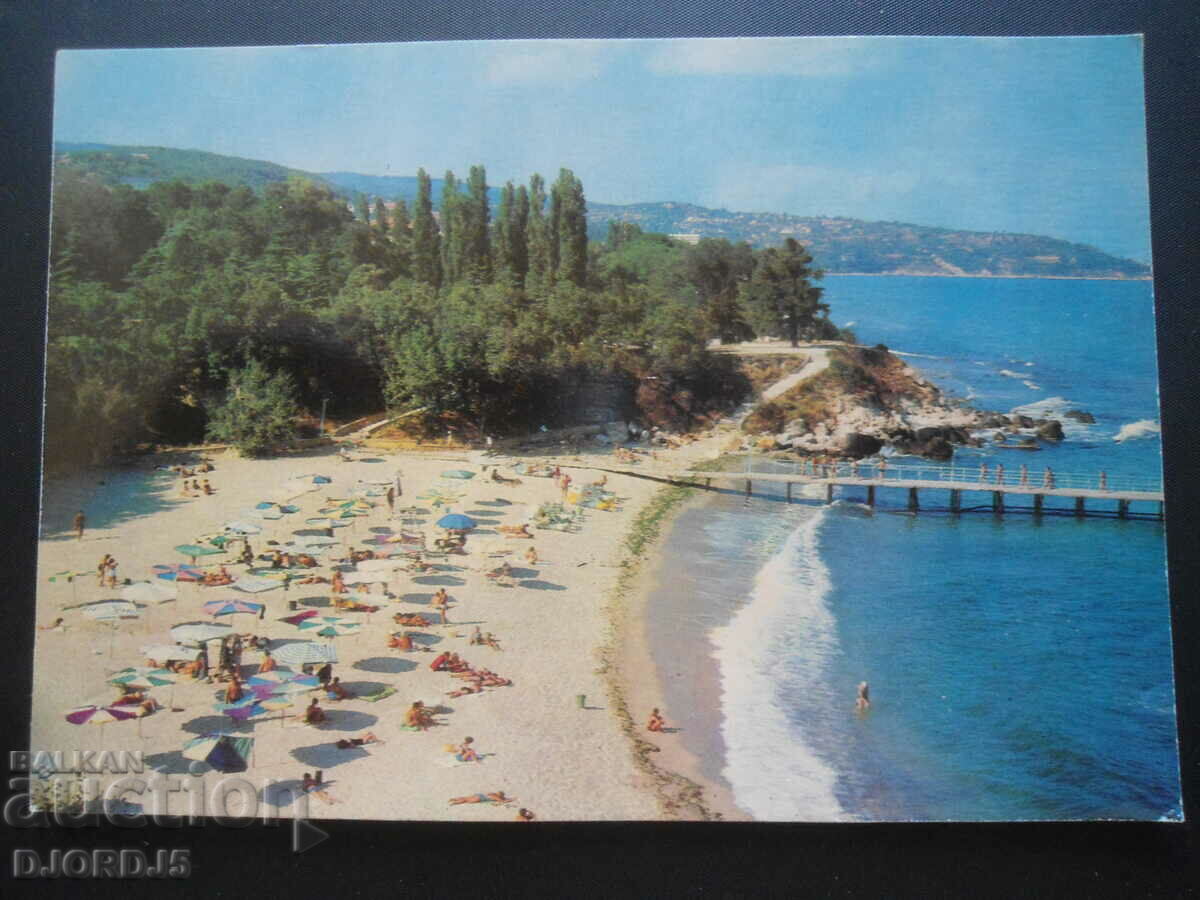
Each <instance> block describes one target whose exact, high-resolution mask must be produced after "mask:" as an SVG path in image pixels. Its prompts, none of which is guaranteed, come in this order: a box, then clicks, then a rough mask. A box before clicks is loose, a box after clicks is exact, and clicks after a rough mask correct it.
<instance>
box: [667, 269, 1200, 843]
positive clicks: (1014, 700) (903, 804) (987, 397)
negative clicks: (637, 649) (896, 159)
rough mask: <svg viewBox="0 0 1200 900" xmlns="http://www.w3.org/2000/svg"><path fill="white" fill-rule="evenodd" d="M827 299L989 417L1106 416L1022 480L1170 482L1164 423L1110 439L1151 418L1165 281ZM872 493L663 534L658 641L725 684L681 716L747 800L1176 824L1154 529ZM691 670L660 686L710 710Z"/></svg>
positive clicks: (736, 511)
mask: <svg viewBox="0 0 1200 900" xmlns="http://www.w3.org/2000/svg"><path fill="white" fill-rule="evenodd" d="M828 299H829V301H830V303H831V305H832V306H833V309H834V315H835V320H837V321H839V323H840V324H845V323H847V322H848V321H854V323H855V324H854V326H853V327H854V329H855V330H856V331H857V332H858V336H859V338H860V340H862V341H864V342H869V343H875V342H883V343H887V344H889V345H890V346H893V347H895V348H896V349H901V350H904V351H906V352H910V353H914V354H920V356H914V357H912V358H911V359H910V361H911V362H912V363H913V364H914V365H916V366H917V367H918V368H920V369H921V370H922V372H924V373H925V374H926V375H928V376H930V377H931V378H933V379H934V380H935V381H937V382H938V383H939V384H941V385H943V387H945V388H946V389H947V390H949V391H951V392H953V393H956V394H958V395H959V396H963V397H970V398H971V399H972V402H973V403H975V404H976V405H978V406H981V407H984V408H988V409H996V410H1001V411H1008V410H1011V409H1013V408H1017V407H1023V406H1025V405H1027V404H1040V405H1039V406H1035V407H1034V409H1051V410H1053V409H1065V408H1081V409H1086V410H1088V411H1090V412H1092V413H1093V414H1094V415H1095V417H1096V419H1097V422H1096V424H1095V425H1094V426H1087V427H1084V426H1080V427H1075V428H1072V429H1070V430H1069V434H1068V439H1067V441H1065V442H1064V443H1063V444H1062V445H1060V446H1056V447H1048V448H1047V449H1046V450H1044V451H1042V452H1040V453H1036V454H1019V455H1020V456H1023V457H1026V456H1027V457H1029V458H1030V459H1031V462H1030V466H1031V469H1034V470H1038V469H1040V468H1041V467H1042V466H1045V465H1050V466H1052V467H1053V468H1054V469H1055V470H1056V471H1058V472H1081V473H1082V472H1091V471H1099V470H1100V469H1104V470H1105V471H1107V472H1108V473H1109V475H1110V477H1114V478H1115V477H1118V476H1120V475H1136V476H1139V477H1157V475H1158V472H1159V470H1160V458H1159V443H1158V439H1157V437H1156V436H1155V435H1153V434H1152V433H1151V434H1148V435H1147V436H1144V437H1142V438H1139V439H1133V440H1127V441H1123V442H1116V441H1114V440H1113V437H1114V436H1115V435H1117V434H1118V432H1119V430H1120V428H1121V427H1122V426H1123V425H1126V424H1129V423H1133V422H1137V421H1141V420H1149V421H1155V420H1156V419H1157V401H1156V390H1155V384H1156V378H1155V368H1154V339H1153V338H1154V335H1153V315H1152V302H1151V296H1150V286H1149V284H1148V283H1144V282H1131V283H1126V282H1072V281H1030V280H1020V281H1016V280H1013V281H1001V280H995V281H992V280H974V279H938V278H927V279H921V278H839V279H830V283H829V292H828ZM1026 363H1032V365H1026ZM1018 375H1019V376H1022V377H1017V376H1018ZM1013 455H1015V454H1013V453H1011V452H1009V453H1008V454H1007V455H1004V451H1001V450H998V449H996V448H994V447H990V446H989V447H986V448H983V449H979V450H964V451H961V452H960V453H959V454H958V455H957V457H956V460H955V464H959V465H962V464H967V465H972V466H978V465H979V463H980V462H985V461H986V462H988V463H989V464H991V465H993V466H994V464H995V462H996V461H997V460H1001V461H1004V462H1005V464H1006V465H1016V463H1015V462H1011V463H1010V461H1009V457H1011V456H1013ZM1033 460H1036V462H1034V461H1033ZM889 493H892V494H893V496H890V497H889V496H888V494H889ZM861 499H862V498H861V497H860V496H856V495H855V494H854V493H853V492H850V491H847V492H845V493H843V494H842V495H840V496H839V497H838V502H836V503H835V504H834V505H833V506H830V507H825V506H823V505H822V504H820V503H818V502H816V501H815V500H801V501H800V502H798V503H795V504H792V505H790V506H789V505H786V504H784V503H782V502H780V498H770V497H758V498H755V499H753V500H750V501H746V500H745V499H744V498H741V497H737V496H734V495H732V494H726V495H718V496H715V497H713V498H712V499H711V500H710V501H709V502H708V503H706V504H705V505H704V506H703V507H701V508H699V509H694V510H691V511H689V512H688V513H685V514H684V515H683V516H681V517H680V519H679V520H678V521H677V523H676V524H675V526H674V527H673V529H672V532H671V534H670V535H669V536H668V538H667V547H668V551H669V552H668V554H667V556H668V559H669V562H668V563H667V564H665V566H664V569H663V571H662V572H661V573H660V581H661V583H662V584H663V585H665V586H666V587H664V591H663V593H664V595H666V596H665V597H664V602H663V605H662V607H661V608H660V610H659V614H658V615H657V616H656V618H655V619H654V620H652V623H651V625H650V626H649V634H650V638H651V643H652V646H659V647H665V646H667V645H668V644H669V643H670V642H676V645H677V642H678V640H679V638H680V634H681V633H683V634H686V635H687V637H688V639H689V640H694V641H695V642H696V643H697V644H698V645H699V647H700V649H701V651H702V652H701V654H700V657H701V658H703V660H705V662H704V664H703V665H700V664H697V665H698V666H699V667H700V668H703V666H705V665H706V666H710V667H712V668H713V669H714V670H715V676H714V677H713V678H711V679H709V681H712V682H715V683H716V684H718V685H719V689H718V690H717V693H719V695H720V705H719V708H720V717H719V719H717V720H716V722H715V724H713V723H710V722H708V721H705V719H704V717H703V716H702V715H700V714H698V713H697V714H692V713H683V714H682V715H681V721H682V724H683V725H684V736H685V740H688V741H690V742H691V743H692V745H693V747H694V749H696V750H697V751H698V752H700V753H702V754H704V755H705V756H706V758H707V762H708V765H709V768H710V772H711V774H718V773H719V774H720V775H721V776H722V777H724V778H725V780H726V781H727V782H728V783H729V784H730V786H731V787H732V788H733V791H734V795H735V797H736V798H737V800H738V802H739V804H740V805H742V806H743V807H744V808H746V809H747V810H748V811H749V812H751V813H752V814H753V815H754V816H755V817H757V818H762V819H935V820H936V819H959V820H961V819H976V820H1011V819H1033V820H1046V819H1087V818H1129V819H1158V818H1162V817H1166V818H1176V817H1178V816H1179V780H1178V760H1177V755H1176V743H1175V719H1174V710H1173V703H1174V700H1173V691H1172V682H1171V650H1170V630H1169V628H1170V625H1169V610H1168V602H1167V589H1166V578H1165V571H1164V565H1165V562H1164V558H1165V554H1164V543H1163V529H1162V526H1161V524H1159V523H1157V522H1150V521H1118V520H1107V519H1088V520H1085V521H1077V520H1074V519H1072V518H1068V517H1056V516H1046V517H1043V518H1041V519H1040V520H1035V519H1033V518H1031V517H1028V516H1020V515H1010V516H1006V517H1004V518H1002V519H996V518H994V517H992V516H991V515H987V514H966V515H963V516H958V517H955V516H951V515H948V514H943V513H938V512H933V511H928V512H927V511H923V512H922V513H920V514H919V515H916V516H913V515H909V514H907V513H906V512H905V511H904V510H903V509H902V508H901V504H902V503H903V500H904V497H903V495H902V494H901V492H881V496H880V505H879V507H878V508H877V509H876V511H875V512H874V513H870V512H869V511H868V510H866V509H865V508H864V507H863V506H862V505H861V502H860V501H861ZM664 610H669V614H664V612H663V611H664ZM681 668H686V667H685V666H681ZM685 675H686V673H680V676H679V678H678V679H677V680H676V681H675V682H673V683H671V684H668V686H667V697H668V701H669V702H670V701H672V700H674V701H675V702H676V704H677V706H678V707H679V708H680V710H686V709H689V708H694V707H695V706H697V705H701V704H702V702H703V698H697V697H694V696H688V691H689V690H690V689H689V688H688V686H687V678H686V677H684V676H685ZM693 680H695V679H693ZM862 680H866V681H869V682H870V684H871V695H872V700H873V705H872V709H871V711H870V713H869V714H867V715H866V716H858V715H856V714H855V713H854V709H853V706H854V696H855V685H856V684H857V683H858V682H859V681H862ZM699 681H700V683H705V682H704V679H703V678H701V679H699ZM714 718H716V717H714ZM713 728H717V729H719V731H720V739H719V740H716V739H704V738H703V737H702V734H703V733H705V732H710V731H712V730H713Z"/></svg>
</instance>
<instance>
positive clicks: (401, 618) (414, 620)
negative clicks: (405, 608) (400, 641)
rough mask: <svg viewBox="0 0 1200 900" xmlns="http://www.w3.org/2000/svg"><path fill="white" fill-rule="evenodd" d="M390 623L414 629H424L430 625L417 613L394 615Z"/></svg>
mask: <svg viewBox="0 0 1200 900" xmlns="http://www.w3.org/2000/svg"><path fill="white" fill-rule="evenodd" d="M392 621H393V622H395V623H396V624H397V625H409V626H413V627H416V628H425V627H427V626H429V625H430V624H432V623H430V621H429V620H428V619H426V618H425V617H424V616H422V615H420V614H419V613H396V614H395V615H394V616H392Z"/></svg>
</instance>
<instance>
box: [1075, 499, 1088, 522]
mask: <svg viewBox="0 0 1200 900" xmlns="http://www.w3.org/2000/svg"><path fill="white" fill-rule="evenodd" d="M1083 504H1084V500H1083V498H1082V497H1076V498H1075V515H1076V516H1077V517H1078V518H1081V519H1082V518H1083V516H1084V514H1085V513H1086V510H1085V509H1084V505H1083Z"/></svg>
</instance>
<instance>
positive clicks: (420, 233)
mask: <svg viewBox="0 0 1200 900" xmlns="http://www.w3.org/2000/svg"><path fill="white" fill-rule="evenodd" d="M431 193H432V187H431V184H430V181H429V175H428V174H427V173H426V172H425V170H424V169H418V170H417V199H416V202H415V203H414V205H413V221H412V273H413V278H414V279H416V280H417V281H419V282H421V283H422V284H428V285H430V286H432V287H435V288H436V287H438V286H439V285H440V284H441V283H442V257H441V248H440V246H439V245H440V239H439V237H438V228H437V222H436V221H434V218H433V200H432V198H431V196H430V194H431Z"/></svg>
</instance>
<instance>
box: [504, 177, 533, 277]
mask: <svg viewBox="0 0 1200 900" xmlns="http://www.w3.org/2000/svg"><path fill="white" fill-rule="evenodd" d="M528 224H529V193H528V192H527V191H526V190H525V185H521V186H520V187H519V188H517V193H516V196H515V198H514V199H513V202H512V203H510V204H509V205H508V228H507V229H506V235H507V238H508V258H509V265H510V266H511V267H512V271H513V275H515V276H516V279H517V283H518V284H524V283H525V274H526V273H527V272H528V271H529V235H528V233H527V232H528Z"/></svg>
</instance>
